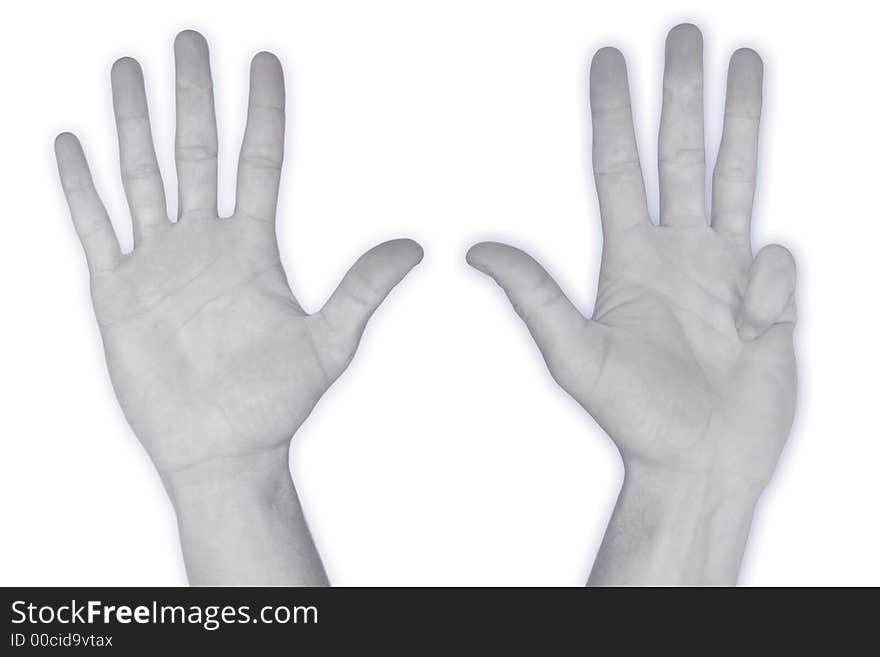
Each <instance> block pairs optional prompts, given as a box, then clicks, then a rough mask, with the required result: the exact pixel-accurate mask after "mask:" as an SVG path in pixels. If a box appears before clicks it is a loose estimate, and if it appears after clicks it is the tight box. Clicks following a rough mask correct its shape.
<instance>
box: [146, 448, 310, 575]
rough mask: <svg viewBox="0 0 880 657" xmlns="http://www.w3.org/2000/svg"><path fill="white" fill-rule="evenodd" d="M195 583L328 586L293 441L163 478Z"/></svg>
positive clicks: (185, 559) (213, 461)
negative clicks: (300, 490) (300, 488)
mask: <svg viewBox="0 0 880 657" xmlns="http://www.w3.org/2000/svg"><path fill="white" fill-rule="evenodd" d="M163 481H164V482H165V486H166V488H167V490H168V493H169V496H170V498H171V501H172V504H173V505H174V509H175V511H176V513H177V524H178V528H179V530H180V542H181V547H182V549H183V557H184V562H185V564H186V570H187V574H188V576H189V580H190V583H191V584H200V585H204V584H226V585H230V584H236V585H237V584H248V585H267V584H270V585H299V586H302V585H307V586H309V585H326V583H327V577H326V574H325V573H324V570H323V566H322V565H321V562H320V559H319V557H318V555H317V552H316V551H315V548H314V544H313V542H312V540H311V536H310V535H309V531H308V526H307V524H306V521H305V518H304V517H303V513H302V507H301V506H300V503H299V498H298V497H297V494H296V490H295V488H294V485H293V480H292V479H291V476H290V468H289V466H288V446H287V445H286V444H285V445H282V446H279V447H278V448H274V449H271V450H266V451H263V452H260V453H257V454H251V455H247V456H240V457H228V458H218V459H212V460H211V461H208V462H205V463H202V464H199V465H197V466H192V467H189V468H186V469H182V470H178V471H176V472H174V473H171V474H166V475H164V476H163Z"/></svg>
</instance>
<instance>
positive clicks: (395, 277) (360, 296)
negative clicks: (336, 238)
mask: <svg viewBox="0 0 880 657" xmlns="http://www.w3.org/2000/svg"><path fill="white" fill-rule="evenodd" d="M422 255H423V251H422V247H421V246H419V245H418V244H417V243H416V242H414V241H413V240H409V239H400V240H391V241H390V242H383V243H382V244H379V245H378V246H374V247H373V248H372V249H370V250H369V251H367V252H366V253H365V254H364V255H362V256H361V257H360V258H358V259H357V262H355V263H354V264H353V265H352V267H351V269H349V270H348V273H347V274H346V275H345V277H343V279H342V282H341V283H340V284H339V286H338V287H337V288H336V290H335V291H334V292H333V294H332V295H331V296H330V298H329V299H328V300H327V303H326V304H324V307H323V308H322V309H321V314H322V315H323V316H324V319H325V320H326V321H327V323H328V324H329V325H330V326H331V327H332V328H334V329H336V330H338V331H340V333H348V334H353V335H354V336H356V337H357V338H359V337H360V335H361V333H363V331H364V327H365V326H366V324H367V320H368V319H370V316H371V315H372V314H373V312H374V311H375V310H376V308H378V307H379V304H381V303H382V302H383V301H384V300H385V297H386V296H388V293H389V292H391V289H392V288H393V287H394V286H395V285H397V284H398V283H399V282H400V281H401V280H403V277H404V276H406V275H407V274H408V273H409V271H410V270H411V269H412V268H413V267H415V266H416V265H417V264H419V262H420V261H421V260H422Z"/></svg>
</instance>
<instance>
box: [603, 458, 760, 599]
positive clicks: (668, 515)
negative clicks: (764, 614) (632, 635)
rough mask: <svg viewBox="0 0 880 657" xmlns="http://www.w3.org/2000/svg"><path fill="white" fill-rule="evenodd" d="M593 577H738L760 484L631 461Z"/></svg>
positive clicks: (664, 580)
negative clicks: (669, 469)
mask: <svg viewBox="0 0 880 657" xmlns="http://www.w3.org/2000/svg"><path fill="white" fill-rule="evenodd" d="M626 470H627V471H626V476H625V477H624V483H623V487H622V489H621V491H620V496H619V497H618V500H617V505H616V506H615V509H614V513H613V514H612V516H611V521H610V522H609V524H608V529H607V530H606V532H605V538H604V539H603V541H602V546H601V547H600V549H599V554H598V555H597V557H596V561H595V564H594V565H593V571H592V573H591V574H590V579H589V582H588V584H589V585H590V586H603V585H605V586H608V585H611V586H613V585H635V586H638V585H660V586H663V585H733V584H736V579H737V575H738V573H739V567H740V562H741V561H742V556H743V552H744V550H745V545H746V541H747V539H748V535H749V527H750V526H751V522H752V515H753V513H754V508H755V504H756V502H757V500H758V497H759V495H760V490H761V486H758V485H756V484H755V483H754V482H745V481H742V480H739V479H737V478H733V477H730V476H727V475H719V474H717V473H699V474H695V473H691V472H680V471H668V470H662V469H659V468H656V467H653V466H646V465H643V464H639V463H636V464H629V465H628V466H627V469H626Z"/></svg>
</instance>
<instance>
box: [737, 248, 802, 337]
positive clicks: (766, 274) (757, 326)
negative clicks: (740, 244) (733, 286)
mask: <svg viewBox="0 0 880 657" xmlns="http://www.w3.org/2000/svg"><path fill="white" fill-rule="evenodd" d="M796 277H797V273H796V270H795V262H794V257H793V256H792V255H791V253H790V252H789V250H788V249H786V248H785V247H784V246H779V245H778V244H770V245H768V246H765V247H764V248H763V249H761V250H760V251H758V255H756V256H755V259H754V260H753V261H752V268H751V270H750V271H749V283H748V286H747V287H746V294H745V296H744V297H743V301H742V305H741V306H740V310H739V315H738V316H737V319H736V328H737V331H738V332H739V337H740V338H742V339H743V340H754V339H756V338H758V337H760V336H761V335H763V334H764V332H765V331H766V330H767V329H768V328H770V327H771V326H772V325H773V324H783V323H790V324H794V321H795V303H794V288H795V280H796Z"/></svg>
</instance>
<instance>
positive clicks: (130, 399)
mask: <svg viewBox="0 0 880 657" xmlns="http://www.w3.org/2000/svg"><path fill="white" fill-rule="evenodd" d="M174 51H175V61H176V100H177V133H176V150H175V156H176V163H177V175H178V188H179V189H178V192H179V194H178V205H179V211H178V217H177V221H176V222H174V223H172V222H171V221H169V218H168V214H167V211H166V208H165V192H164V189H163V183H162V178H161V176H160V174H159V169H158V165H157V162H156V156H155V153H154V150H153V144H152V137H151V133H150V122H149V118H148V115H147V102H146V96H145V91H144V82H143V75H142V73H141V69H140V67H139V65H138V63H137V62H136V61H134V60H132V59H128V58H126V59H120V60H119V61H117V62H116V63H115V64H114V66H113V69H112V75H111V77H112V87H113V105H114V112H115V115H116V126H117V130H118V136H119V153H120V161H121V169H122V180H123V186H124V188H125V193H126V197H127V199H128V204H129V208H130V210H131V217H132V222H133V229H134V230H133V233H134V249H133V251H132V252H131V253H129V254H122V253H120V250H119V246H118V243H117V241H116V237H115V235H114V233H113V229H112V227H111V224H110V222H109V220H108V217H107V214H106V212H105V210H104V207H103V205H102V203H101V200H100V199H99V198H98V195H97V193H96V191H95V188H94V186H93V184H92V180H91V176H90V174H89V170H88V166H87V164H86V161H85V158H84V155H83V151H82V149H81V147H80V144H79V142H78V141H77V139H76V138H75V137H74V136H73V135H71V134H67V133H66V134H62V135H59V137H58V139H57V140H56V144H55V146H56V153H57V158H58V167H59V172H60V175H61V181H62V185H63V187H64V191H65V194H66V196H67V200H68V203H69V205H70V210H71V215H72V217H73V222H74V225H75V227H76V230H77V233H78V234H79V236H80V239H81V241H82V244H83V247H84V249H85V252H86V257H87V260H88V263H89V271H90V274H91V287H92V299H93V302H94V307H95V315H96V317H97V320H98V324H99V326H100V329H101V335H102V338H103V341H104V349H105V353H106V357H107V366H108V369H109V371H110V377H111V379H112V381H113V386H114V389H115V391H116V394H117V397H118V398H119V402H120V404H121V405H122V409H123V411H124V412H125V416H126V418H127V419H128V421H129V423H130V424H131V427H132V429H133V430H134V432H135V434H136V435H137V436H138V438H139V439H140V441H141V442H142V443H143V445H144V447H145V448H146V450H147V451H148V452H149V454H150V456H151V458H152V459H153V462H154V463H155V465H156V468H157V469H158V471H159V473H160V474H161V476H162V478H163V480H164V481H165V483H166V486H168V487H169V490H170V492H171V493H172V497H175V496H176V495H177V491H178V489H179V488H182V487H183V486H184V482H185V486H190V485H191V484H192V483H193V482H199V485H200V486H201V485H207V484H210V485H211V486H215V485H216V479H217V478H218V477H222V478H225V479H236V478H238V479H240V478H242V477H243V478H248V477H249V476H250V473H251V471H253V470H254V469H257V470H259V471H261V472H262V470H263V468H264V467H265V463H266V461H267V459H268V460H270V461H281V462H283V467H284V469H285V470H286V468H287V446H288V443H289V441H290V438H291V436H292V435H293V433H294V432H295V431H296V430H297V428H298V427H299V426H300V425H301V424H302V423H303V421H304V420H305V419H306V417H307V416H308V415H309V413H310V412H311V410H312V408H313V407H314V406H315V404H316V403H317V401H318V399H320V397H321V395H322V394H323V393H324V391H325V390H327V388H328V387H329V386H330V385H331V384H332V383H333V381H335V380H336V378H337V377H338V376H339V375H340V374H341V373H342V372H343V371H344V370H345V368H346V366H347V365H348V363H349V362H350V361H351V359H352V356H353V355H354V352H355V350H356V348H357V345H358V341H359V339H360V336H361V334H362V332H363V330H364V327H365V325H366V322H367V320H368V319H369V317H370V315H371V314H372V313H373V311H374V310H375V309H376V308H377V307H378V305H379V304H380V303H381V302H382V300H383V299H384V298H385V296H386V295H387V294H388V292H389V291H390V290H391V288H393V287H394V286H395V285H396V284H397V283H398V282H399V281H400V280H401V279H402V278H403V277H404V276H405V275H406V274H407V272H408V271H409V270H410V269H411V268H412V267H413V266H415V265H416V264H417V263H418V262H419V260H420V259H421V256H422V251H421V248H420V247H419V246H418V245H417V244H416V243H415V242H413V241H411V240H395V241H392V242H386V243H384V244H381V245H379V246H377V247H375V248H374V249H372V250H370V251H369V252H367V253H366V254H365V255H364V256H362V257H361V258H360V259H359V260H358V261H357V262H356V263H355V265H354V266H353V267H352V269H351V270H350V271H349V272H348V274H347V275H346V276H345V278H344V279H343V281H342V283H341V284H340V285H339V287H338V289H337V290H336V291H335V292H334V293H333V295H332V296H331V298H330V300H329V301H328V302H327V304H326V305H325V306H324V308H323V309H322V310H321V311H319V312H317V313H315V314H311V315H310V314H308V313H306V312H305V311H304V310H303V309H302V308H301V307H300V305H299V303H297V301H296V298H295V297H294V295H293V293H292V292H291V291H290V288H289V286H288V283H287V279H286V277H285V274H284V269H283V268H282V266H281V261H280V259H279V254H278V245H277V242H276V237H275V210H276V205H277V200H278V187H279V180H280V174H281V162H282V154H283V146H284V79H283V73H282V70H281V64H280V63H279V61H278V59H277V58H276V57H275V56H274V55H272V54H269V53H265V52H264V53H260V54H258V55H256V57H254V59H253V63H252V66H251V80H250V99H249V107H248V117H247V126H246V129H245V135H244V141H243V144H242V147H241V155H240V159H239V168H238V184H237V188H236V202H235V211H234V213H233V215H232V216H231V217H224V218H220V217H219V216H218V211H217V128H216V123H215V117H214V100H213V91H212V81H211V72H210V65H209V57H208V46H207V43H206V41H205V40H204V38H203V37H202V36H201V35H199V34H197V33H195V32H191V31H186V32H182V33H181V34H180V35H179V36H178V37H177V39H176V41H175V44H174ZM257 463H259V464H261V465H260V466H259V467H256V466H255V464H257ZM288 478H289V477H288ZM179 484H180V485H179Z"/></svg>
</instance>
